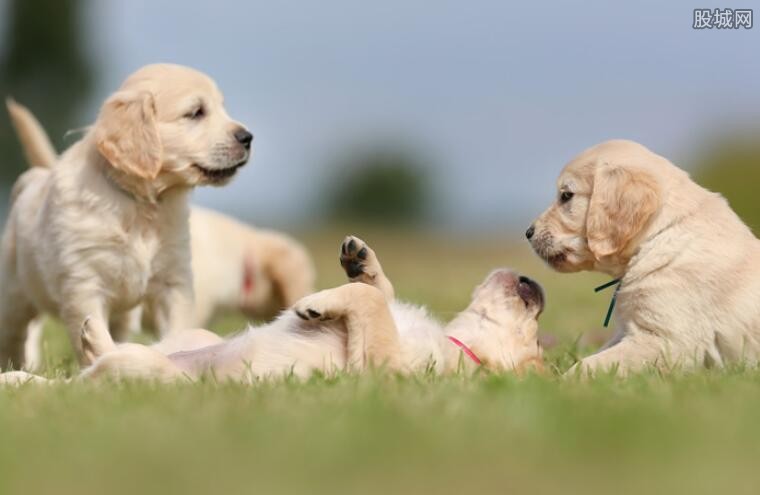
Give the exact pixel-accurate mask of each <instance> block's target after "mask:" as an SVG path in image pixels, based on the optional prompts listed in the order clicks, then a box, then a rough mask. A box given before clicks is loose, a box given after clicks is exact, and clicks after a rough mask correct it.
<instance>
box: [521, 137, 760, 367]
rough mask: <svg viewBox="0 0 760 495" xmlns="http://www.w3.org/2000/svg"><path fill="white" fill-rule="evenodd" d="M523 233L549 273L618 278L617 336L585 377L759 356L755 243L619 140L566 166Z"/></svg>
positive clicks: (674, 171)
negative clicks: (553, 195) (548, 201)
mask: <svg viewBox="0 0 760 495" xmlns="http://www.w3.org/2000/svg"><path fill="white" fill-rule="evenodd" d="M557 188H558V191H557V199H556V202H555V203H554V204H552V205H551V206H550V207H549V208H548V209H547V210H546V211H545V212H544V213H543V214H542V215H541V216H540V217H539V218H538V220H536V222H535V224H534V225H533V226H531V227H530V228H529V229H528V232H526V235H527V237H528V239H530V241H531V244H532V245H533V248H534V249H535V251H536V252H537V253H538V254H539V255H540V256H541V257H542V258H543V259H544V260H546V261H547V263H548V264H549V265H550V266H552V267H553V268H555V269H556V270H558V271H561V272H574V271H578V270H594V271H600V272H604V273H607V274H609V275H610V276H612V277H614V278H616V279H620V280H621V284H620V288H619V291H618V297H617V306H616V307H615V314H616V316H617V332H616V335H615V337H614V338H613V339H612V341H610V342H609V343H608V344H607V345H606V346H605V347H604V348H603V349H602V350H601V351H600V352H598V353H597V354H594V355H592V356H590V357H587V358H585V359H583V360H582V361H581V362H580V363H579V365H580V366H581V367H582V368H584V369H587V370H596V369H610V368H613V367H617V368H618V369H619V370H620V371H621V372H622V373H626V372H628V371H636V370H640V369H642V368H644V367H648V366H652V365H659V366H662V367H667V368H669V367H672V366H683V367H687V368H688V367H694V366H702V365H704V366H723V365H724V364H726V363H731V362H736V361H739V360H744V361H746V362H749V363H752V364H754V363H757V361H758V358H760V240H758V239H757V238H756V237H755V236H754V235H753V234H752V232H751V231H750V229H749V228H747V226H746V225H744V223H742V221H741V220H740V219H739V217H737V216H736V214H735V213H734V212H733V211H732V210H731V208H730V207H729V205H728V203H727V202H726V200H725V199H724V198H723V197H722V196H720V195H719V194H716V193H713V192H710V191H707V190H705V189H704V188H702V187H700V186H699V185H697V184H695V183H694V182H693V181H692V180H691V179H690V178H689V175H688V174H687V173H686V172H684V171H683V170H680V169H679V168H677V167H675V166H674V165H673V164H672V163H670V162H669V161H668V160H666V159H665V158H663V157H661V156H659V155H656V154H655V153H652V152H651V151H649V150H648V149H646V148H645V147H644V146H641V145H640V144H637V143H634V142H631V141H608V142H605V143H602V144H599V145H597V146H594V147H593V148H590V149H588V150H586V151H584V152H583V153H581V154H580V155H579V156H578V157H576V158H575V159H573V160H572V161H571V162H570V163H569V164H568V165H567V166H566V167H565V168H564V170H563V171H562V173H561V174H560V176H559V180H558V182H557Z"/></svg>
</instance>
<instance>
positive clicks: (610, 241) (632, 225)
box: [586, 164, 661, 260]
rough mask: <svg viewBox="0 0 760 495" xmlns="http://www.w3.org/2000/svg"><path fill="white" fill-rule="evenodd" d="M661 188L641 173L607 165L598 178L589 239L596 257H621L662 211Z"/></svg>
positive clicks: (588, 223) (588, 221)
mask: <svg viewBox="0 0 760 495" xmlns="http://www.w3.org/2000/svg"><path fill="white" fill-rule="evenodd" d="M660 204H661V200H660V186H659V184H658V183H657V181H656V180H655V178H654V177H652V176H651V175H649V174H647V173H646V172H643V171H641V170H630V169H626V168H623V167H620V166H615V165H607V164H603V165H600V166H598V167H597V169H596V172H595V174H594V190H593V193H592V195H591V200H590V201H589V208H588V215H587V217H586V239H587V240H588V246H589V249H590V250H591V252H592V253H593V254H594V257H595V258H596V259H597V260H599V259H601V258H603V257H605V256H610V255H613V254H618V253H620V252H621V251H623V250H624V249H625V248H626V247H627V246H628V244H629V243H630V242H631V241H632V240H633V239H634V238H635V237H636V236H637V235H638V234H639V233H641V231H642V230H643V229H644V227H646V225H647V223H648V222H649V220H650V219H651V218H652V216H653V215H654V214H655V213H656V212H657V210H659V208H660Z"/></svg>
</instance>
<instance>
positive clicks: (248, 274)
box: [240, 254, 256, 300]
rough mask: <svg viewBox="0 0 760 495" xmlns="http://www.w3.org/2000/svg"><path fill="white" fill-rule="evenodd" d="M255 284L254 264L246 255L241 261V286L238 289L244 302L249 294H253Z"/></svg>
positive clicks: (251, 257) (249, 256)
mask: <svg viewBox="0 0 760 495" xmlns="http://www.w3.org/2000/svg"><path fill="white" fill-rule="evenodd" d="M255 283H256V264H255V263H254V261H253V256H251V255H250V254H247V255H246V256H245V258H244V260H243V284H242V287H241V288H240V292H241V297H242V299H243V300H245V298H246V296H248V295H249V294H250V293H251V292H253V286H254V284H255Z"/></svg>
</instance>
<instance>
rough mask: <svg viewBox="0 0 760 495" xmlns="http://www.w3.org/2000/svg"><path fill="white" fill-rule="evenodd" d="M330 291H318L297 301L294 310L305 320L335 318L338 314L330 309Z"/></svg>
mask: <svg viewBox="0 0 760 495" xmlns="http://www.w3.org/2000/svg"><path fill="white" fill-rule="evenodd" d="M327 292H328V291H322V292H317V293H316V294H312V295H310V296H306V297H304V298H303V299H301V300H299V301H297V302H296V303H295V304H294V305H293V311H295V313H296V315H298V317H299V318H301V319H302V320H305V321H312V322H314V321H328V320H333V319H335V317H336V315H335V314H334V312H333V311H331V310H330V299H331V296H330V295H329V294H327Z"/></svg>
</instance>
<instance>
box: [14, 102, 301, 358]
mask: <svg viewBox="0 0 760 495" xmlns="http://www.w3.org/2000/svg"><path fill="white" fill-rule="evenodd" d="M8 111H9V114H10V117H11V121H12V122H13V125H14V127H15V128H16V130H17V132H18V136H19V140H20V141H21V144H22V149H23V152H24V155H25V156H26V159H27V162H28V163H29V165H31V166H39V167H52V166H53V164H54V163H55V161H56V160H57V154H56V151H55V148H54V147H53V144H52V143H51V142H50V139H49V137H48V135H47V133H46V132H45V130H44V129H43V128H42V126H41V124H40V123H39V121H38V120H37V119H36V118H35V117H34V115H32V113H31V112H30V111H29V110H28V109H27V108H26V107H24V106H23V105H20V104H18V103H14V102H9V105H8ZM190 240H191V252H192V271H193V289H194V292H195V305H194V309H193V312H192V314H193V316H192V318H190V321H189V325H190V326H191V327H203V326H205V325H207V324H208V322H209V320H210V318H211V316H212V315H213V314H214V313H215V312H217V311H219V310H230V309H231V310H240V311H243V312H244V313H245V314H246V315H248V316H251V317H257V318H271V317H272V316H274V315H276V314H277V313H278V312H279V311H280V310H281V309H283V308H287V307H290V306H292V305H293V303H295V302H296V301H297V300H298V299H300V298H301V297H303V296H305V295H307V294H311V293H312V292H313V291H314V282H315V278H316V274H315V270H314V262H313V260H312V259H311V257H310V256H309V253H308V252H307V251H306V249H305V248H304V247H303V246H302V245H301V244H299V243H298V242H297V241H296V240H295V239H292V238H291V237H289V236H287V235H285V234H283V233H280V232H275V231H272V230H266V229H259V228H255V227H252V226H250V225H246V224H244V223H242V222H239V221H237V220H235V219H233V218H230V217H228V216H226V215H222V214H221V213H218V212H215V211H211V210H207V209H205V208H200V207H197V206H196V207H192V208H191V209H190ZM134 311H135V314H134V315H132V320H133V321H132V322H131V323H130V326H131V327H133V328H134V330H135V331H137V330H139V329H140V327H141V326H143V327H144V328H150V329H155V327H156V324H155V321H154V318H153V316H154V315H151V314H145V315H142V314H141V311H140V310H139V308H137V309H135V310H134ZM141 319H142V320H143V325H141V324H140V320H141ZM42 329H43V327H42V319H41V318H37V319H35V320H34V321H33V322H32V323H30V325H29V330H28V334H27V340H26V350H25V356H26V362H25V368H27V369H30V370H34V369H37V368H38V367H39V365H40V364H41V353H40V344H41V338H42Z"/></svg>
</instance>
